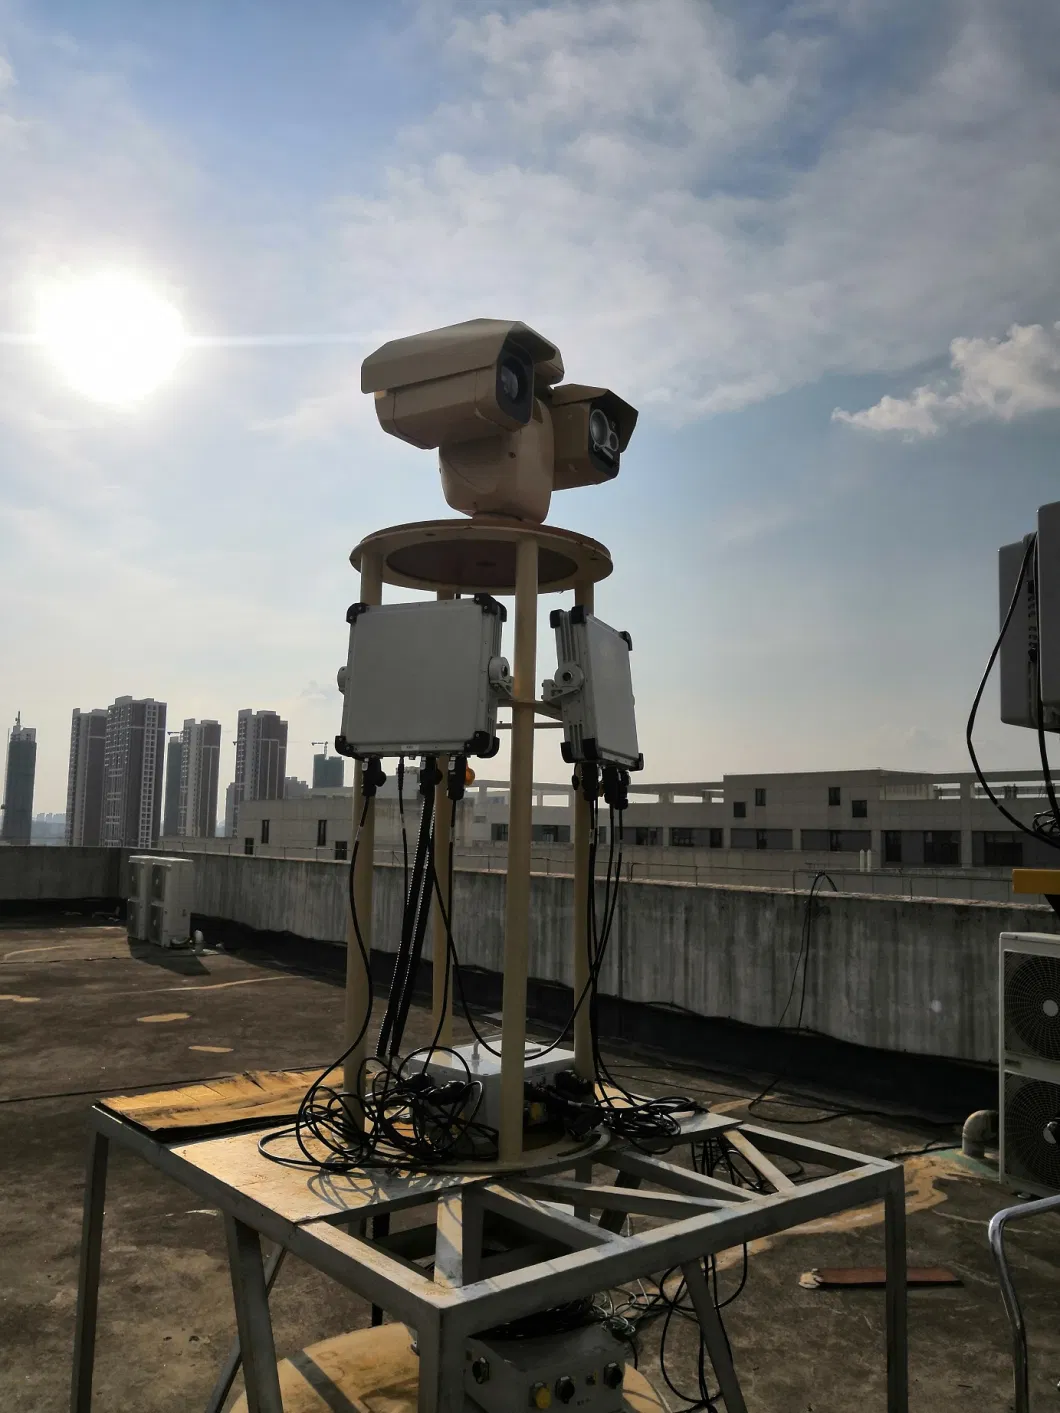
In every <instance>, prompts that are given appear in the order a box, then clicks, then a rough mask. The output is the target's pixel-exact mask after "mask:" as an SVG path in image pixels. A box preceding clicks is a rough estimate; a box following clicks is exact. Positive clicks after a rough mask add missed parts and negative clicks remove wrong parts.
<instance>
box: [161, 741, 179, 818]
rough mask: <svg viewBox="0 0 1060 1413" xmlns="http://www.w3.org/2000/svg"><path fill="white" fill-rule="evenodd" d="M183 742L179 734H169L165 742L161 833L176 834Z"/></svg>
mask: <svg viewBox="0 0 1060 1413" xmlns="http://www.w3.org/2000/svg"><path fill="white" fill-rule="evenodd" d="M182 753H183V743H182V740H181V737H180V736H177V735H176V734H174V735H172V736H170V738H169V740H168V742H167V743H166V802H165V808H164V810H163V812H162V833H163V834H166V835H169V836H170V837H172V835H174V834H176V832H177V820H178V818H179V816H180V760H181V755H182Z"/></svg>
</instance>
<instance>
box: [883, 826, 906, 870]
mask: <svg viewBox="0 0 1060 1413" xmlns="http://www.w3.org/2000/svg"><path fill="white" fill-rule="evenodd" d="M883 861H884V863H885V864H900V863H901V862H902V831H901V830H900V829H885V830H884V831H883Z"/></svg>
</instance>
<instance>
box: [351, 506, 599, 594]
mask: <svg viewBox="0 0 1060 1413" xmlns="http://www.w3.org/2000/svg"><path fill="white" fill-rule="evenodd" d="M524 539H534V540H536V541H537V549H538V593H541V594H554V593H559V592H561V591H562V590H564V589H573V588H574V586H575V584H578V583H590V584H596V583H598V582H599V581H600V580H601V579H606V578H607V576H608V575H609V574H610V573H611V570H612V567H613V566H612V564H611V554H610V552H609V550H608V549H607V548H606V546H604V545H602V544H600V543H599V541H598V540H592V539H590V538H589V536H588V535H579V534H576V533H575V532H574V531H573V530H558V529H555V528H554V527H553V526H551V525H529V524H524V523H523V522H522V521H519V520H504V519H501V518H499V517H495V516H486V515H480V516H476V517H475V518H474V519H473V520H422V521H419V522H417V523H416V524H413V525H393V526H391V527H390V528H389V529H386V530H376V531H375V533H374V534H372V535H366V536H365V538H364V539H363V540H362V541H361V543H360V544H359V545H357V547H356V548H355V549H354V550H353V552H352V553H351V555H350V563H351V564H352V565H353V567H354V569H360V567H361V556H362V555H363V554H365V553H368V554H377V555H379V557H380V559H381V560H382V569H383V583H384V584H394V585H397V586H399V587H401V588H403V589H430V590H434V591H438V590H450V591H453V592H456V593H474V594H483V593H485V594H514V593H515V547H516V544H517V543H518V542H519V541H520V540H524Z"/></svg>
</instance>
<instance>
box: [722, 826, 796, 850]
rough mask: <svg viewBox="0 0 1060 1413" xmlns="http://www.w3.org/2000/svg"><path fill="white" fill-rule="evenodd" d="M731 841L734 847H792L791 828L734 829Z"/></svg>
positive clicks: (730, 837) (731, 833) (730, 835)
mask: <svg viewBox="0 0 1060 1413" xmlns="http://www.w3.org/2000/svg"><path fill="white" fill-rule="evenodd" d="M729 843H730V845H731V847H732V848H734V849H790V848H791V846H792V833H791V830H790V829H733V830H732V831H731V832H730V834H729Z"/></svg>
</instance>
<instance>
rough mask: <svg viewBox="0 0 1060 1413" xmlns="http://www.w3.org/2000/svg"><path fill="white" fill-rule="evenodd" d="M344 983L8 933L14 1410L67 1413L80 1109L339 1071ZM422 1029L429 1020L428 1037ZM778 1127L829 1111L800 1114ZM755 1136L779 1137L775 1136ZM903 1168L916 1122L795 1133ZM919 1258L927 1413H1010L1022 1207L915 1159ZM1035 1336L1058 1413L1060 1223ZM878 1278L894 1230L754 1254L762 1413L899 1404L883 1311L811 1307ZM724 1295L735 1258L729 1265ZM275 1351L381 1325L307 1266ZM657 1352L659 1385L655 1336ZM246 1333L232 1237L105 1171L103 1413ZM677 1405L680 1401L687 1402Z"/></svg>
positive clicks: (912, 1221)
mask: <svg viewBox="0 0 1060 1413" xmlns="http://www.w3.org/2000/svg"><path fill="white" fill-rule="evenodd" d="M341 1012H342V997H341V992H340V990H339V988H338V987H337V986H336V985H335V983H334V980H333V979H327V978H325V977H323V976H321V975H320V974H317V975H305V974H298V973H294V972H290V971H286V970H282V969H280V968H279V967H278V966H277V964H276V962H275V961H274V960H271V959H270V958H268V957H267V956H266V955H265V954H264V953H259V952H257V951H256V950H255V949H253V948H243V949H242V950H241V951H240V952H239V953H238V954H236V955H233V954H224V953H221V954H216V955H211V954H207V955H205V956H203V957H201V958H196V957H193V956H190V955H179V954H173V953H162V952H159V951H156V950H155V949H153V948H149V947H139V946H130V944H129V943H128V942H127V940H126V937H125V933H124V930H123V929H122V928H120V927H114V926H105V925H86V924H85V923H84V922H83V921H82V920H78V919H73V918H67V919H59V920H57V921H56V922H54V923H50V924H45V923H42V922H40V921H39V920H34V921H32V922H27V923H25V924H20V923H17V922H12V921H8V922H6V923H5V924H4V925H2V926H0V1408H2V1409H3V1410H5V1413H31V1410H32V1413H41V1410H52V1409H62V1408H65V1407H67V1406H68V1402H67V1400H68V1397H69V1394H68V1387H69V1366H70V1353H71V1340H72V1329H73V1316H74V1306H75V1299H76V1293H77V1255H78V1241H79V1233H80V1222H81V1200H82V1182H83V1160H84V1152H85V1130H84V1114H85V1112H86V1110H87V1108H88V1106H89V1105H90V1103H91V1102H92V1100H93V1098H94V1097H96V1096H98V1095H103V1094H106V1093H120V1092H123V1091H127V1090H128V1089H130V1088H132V1087H134V1086H142V1087H150V1086H159V1087H161V1086H165V1085H171V1084H176V1083H179V1082H181V1081H192V1080H196V1079H202V1078H206V1077H208V1076H212V1075H219V1074H224V1073H230V1072H234V1071H239V1070H243V1069H253V1068H283V1067H289V1066H303V1065H313V1064H323V1063H324V1062H326V1061H327V1060H328V1059H329V1058H330V1055H331V1052H332V1051H333V1050H335V1049H337V1048H338V1039H339V1035H340V1025H341ZM426 1026H427V1018H426V1016H425V1014H424V1013H423V1012H422V1011H420V1012H416V1011H414V1013H413V1018H412V1021H411V1025H410V1034H411V1038H412V1039H413V1040H414V1041H415V1040H418V1039H420V1038H422V1037H424V1035H425V1032H426ZM615 1065H616V1068H617V1069H618V1070H619V1071H621V1073H622V1074H623V1075H625V1076H627V1077H628V1078H629V1079H631V1080H632V1079H635V1080H636V1083H637V1085H638V1087H639V1088H640V1089H642V1090H643V1091H645V1092H649V1091H653V1090H654V1091H656V1092H673V1091H674V1090H679V1091H681V1092H688V1093H692V1094H695V1095H696V1096H698V1097H700V1098H702V1099H705V1100H709V1101H712V1102H714V1103H715V1104H716V1105H717V1104H720V1105H728V1106H734V1111H735V1112H740V1110H741V1106H742V1104H743V1103H745V1102H746V1098H747V1096H748V1095H750V1094H753V1093H754V1092H755V1089H754V1087H753V1086H752V1085H750V1084H742V1083H740V1082H738V1081H734V1080H733V1079H732V1078H731V1077H721V1076H710V1075H707V1074H705V1073H690V1072H688V1071H685V1072H684V1073H681V1072H675V1071H674V1070H670V1069H666V1068H660V1067H659V1066H657V1065H655V1064H653V1063H652V1062H651V1061H650V1060H645V1059H644V1058H643V1057H640V1058H639V1059H638V1058H636V1057H633V1056H631V1055H628V1054H627V1055H624V1056H623V1057H622V1058H621V1059H620V1060H619V1059H616V1060H615ZM772 1112H773V1113H775V1114H776V1116H778V1117H782V1118H794V1117H812V1116H813V1112H812V1111H808V1112H806V1113H800V1112H798V1111H794V1110H792V1109H789V1108H783V1107H778V1108H776V1109H774V1110H772ZM760 1121H761V1120H760ZM801 1132H804V1133H808V1134H809V1135H811V1136H818V1137H820V1138H821V1139H822V1140H823V1141H828V1142H834V1143H836V1144H839V1145H840V1146H844V1147H848V1148H854V1149H859V1150H862V1151H865V1152H869V1153H877V1154H885V1153H891V1152H895V1151H898V1150H905V1149H915V1148H919V1147H922V1146H923V1145H925V1144H928V1143H931V1142H932V1141H936V1142H937V1141H938V1138H939V1134H938V1131H937V1130H931V1129H929V1128H926V1127H924V1126H922V1125H917V1124H916V1123H912V1122H903V1121H894V1120H890V1119H888V1120H879V1119H875V1118H867V1117H846V1118H840V1119H836V1120H834V1121H832V1122H828V1123H825V1124H821V1125H819V1126H815V1127H811V1128H809V1129H804V1130H801ZM906 1166H907V1187H908V1191H909V1213H910V1215H909V1259H910V1262H911V1264H916V1265H935V1264H941V1265H945V1266H948V1267H950V1268H951V1269H952V1270H953V1271H954V1272H955V1273H956V1274H957V1275H959V1276H960V1277H961V1280H962V1282H963V1284H962V1285H961V1286H959V1287H952V1288H937V1289H926V1290H913V1291H911V1292H910V1317H911V1318H910V1375H911V1406H912V1408H913V1410H914V1413H928V1410H930V1413H948V1411H949V1410H954V1413H956V1410H958V1409H960V1410H962V1413H966V1410H968V1409H975V1410H976V1413H979V1410H984V1413H989V1411H990V1410H995V1409H998V1410H1000V1409H1006V1408H1009V1407H1011V1372H1010V1364H1009V1356H1008V1336H1007V1327H1006V1325H1005V1322H1004V1318H1003V1313H1002V1308H1001V1301H1000V1297H999V1295H998V1290H997V1284H996V1281H995V1277H994V1272H993V1268H992V1264H991V1261H990V1257H989V1253H988V1250H987V1242H986V1223H987V1221H988V1220H989V1218H990V1216H991V1215H992V1214H993V1212H994V1211H995V1210H997V1208H999V1207H1001V1206H1004V1205H1006V1203H1007V1202H1008V1201H1009V1200H1010V1199H1011V1194H1009V1193H1007V1192H1005V1191H1003V1190H1002V1189H1001V1188H1000V1187H999V1186H998V1185H997V1184H996V1183H995V1182H993V1181H991V1180H990V1177H989V1173H988V1172H987V1171H986V1170H985V1169H983V1168H981V1167H976V1166H975V1165H970V1164H966V1163H963V1162H962V1160H960V1159H959V1157H957V1156H956V1155H954V1154H953V1153H952V1152H949V1153H939V1152H934V1153H931V1154H927V1155H924V1156H922V1157H914V1158H910V1159H908V1161H907V1165H906ZM1011 1246H1012V1253H1013V1265H1014V1272H1015V1277H1016V1280H1017V1283H1018V1287H1019V1289H1020V1291H1021V1294H1022V1295H1023V1296H1024V1299H1025V1308H1026V1311H1027V1315H1028V1320H1029V1324H1030V1330H1031V1351H1032V1379H1033V1387H1032V1400H1036V1402H1035V1406H1036V1407H1039V1408H1043V1409H1044V1408H1052V1407H1054V1405H1055V1402H1056V1400H1057V1393H1056V1387H1055V1385H1056V1380H1057V1378H1058V1377H1060V1338H1058V1335H1057V1331H1058V1328H1060V1222H1057V1221H1056V1220H1052V1219H1041V1220H1039V1221H1037V1222H1036V1223H1034V1224H1027V1225H1025V1226H1023V1227H1022V1228H1020V1229H1019V1230H1017V1231H1014V1232H1013V1234H1012V1241H1011ZM881 1261H882V1241H881V1227H880V1223H879V1214H878V1213H876V1212H874V1211H871V1210H866V1211H863V1212H861V1213H857V1214H854V1215H852V1216H851V1215H846V1216H843V1217H840V1218H837V1219H830V1220H827V1221H823V1222H817V1223H813V1224H812V1225H811V1226H810V1227H807V1228H803V1229H802V1230H800V1231H798V1232H796V1233H793V1234H790V1235H784V1236H781V1237H778V1238H775V1239H772V1240H770V1241H766V1242H760V1243H756V1244H755V1246H753V1247H752V1249H751V1251H750V1257H749V1267H750V1270H749V1276H748V1279H747V1284H746V1289H745V1290H744V1292H743V1294H742V1295H741V1297H740V1298H739V1300H737V1301H736V1302H735V1303H734V1304H732V1305H731V1306H730V1307H729V1308H728V1309H727V1310H726V1311H725V1319H726V1325H727V1328H728V1332H729V1335H730V1337H731V1340H732V1345H733V1349H734V1352H735V1357H736V1364H737V1369H738V1372H739V1373H740V1375H741V1378H742V1380H743V1384H744V1390H745V1393H746V1396H747V1401H748V1405H749V1407H750V1408H751V1409H752V1410H770V1413H801V1410H806V1413H810V1410H812V1411H813V1413H829V1410H844V1411H845V1410H851V1409H857V1410H859V1413H862V1410H864V1411H865V1413H867V1411H868V1410H872V1409H883V1408H884V1392H883V1390H884V1382H883V1295H882V1292H881V1291H878V1290H845V1291H836V1290H832V1291H827V1290H807V1289H803V1288H802V1287H800V1285H799V1276H800V1274H801V1273H802V1272H804V1271H806V1270H807V1269H809V1268H810V1267H821V1266H844V1265H876V1264H879V1263H880V1262H881ZM722 1265H724V1266H726V1269H725V1270H724V1271H723V1274H722V1285H723V1291H724V1290H728V1289H731V1288H732V1286H733V1284H734V1283H735V1280H736V1278H737V1277H738V1275H739V1267H740V1253H739V1252H735V1253H729V1254H728V1256H726V1257H725V1258H724V1260H723V1261H722ZM272 1309H273V1314H274V1319H275V1327H276V1342H277V1347H278V1349H279V1351H280V1352H281V1353H286V1352H291V1351H294V1350H296V1349H299V1348H301V1347H302V1346H304V1345H305V1344H308V1343H311V1342H313V1341H315V1340H318V1339H321V1338H324V1337H325V1336H328V1335H333V1334H336V1333H339V1332H341V1331H343V1330H346V1329H352V1328H354V1327H357V1326H360V1325H363V1324H365V1323H366V1322H367V1320H368V1309H367V1307H366V1305H365V1304H364V1303H363V1302H362V1301H360V1300H359V1299H357V1298H356V1297H354V1296H352V1295H351V1294H349V1293H348V1292H347V1291H345V1290H343V1289H342V1288H341V1287H339V1286H337V1285H334V1284H332V1283H330V1282H329V1281H327V1280H326V1279H325V1278H324V1277H322V1276H320V1275H318V1274H317V1273H315V1272H314V1271H311V1270H309V1269H307V1268H306V1267H304V1266H301V1265H300V1264H299V1263H298V1262H297V1261H295V1260H293V1259H291V1260H289V1261H288V1262H287V1264H286V1265H285V1267H284V1270H283V1271H282V1273H281V1275H280V1278H279V1280H278V1282H277V1285H276V1288H275V1290H274V1292H273V1297H272ZM660 1323H661V1322H656V1324H654V1325H652V1326H649V1327H647V1329H646V1330H645V1331H644V1332H643V1335H642V1339H641V1356H640V1364H641V1368H642V1369H644V1370H645V1372H647V1373H648V1375H649V1377H654V1378H656V1379H657V1345H658V1335H659V1325H660ZM233 1332H234V1319H233V1313H232V1302H231V1294H230V1288H229V1284H228V1275H227V1267H226V1261H225V1253H224V1241H223V1234H222V1228H221V1223H220V1221H219V1218H218V1215H217V1213H216V1212H215V1211H212V1210H209V1209H204V1208H200V1207H198V1206H197V1205H196V1200H195V1198H194V1196H193V1195H192V1194H190V1193H188V1192H187V1191H186V1190H184V1189H183V1188H181V1187H180V1186H178V1185H177V1184H175V1183H173V1182H171V1181H169V1180H168V1179H165V1178H163V1177H162V1176H161V1175H160V1174H158V1173H157V1172H156V1171H155V1170H154V1169H152V1168H150V1167H148V1166H146V1165H145V1164H144V1163H142V1162H141V1161H140V1160H138V1159H136V1158H135V1157H133V1156H131V1155H129V1154H127V1153H125V1152H123V1151H122V1150H120V1149H119V1150H117V1151H116V1152H114V1153H113V1156H112V1161H111V1171H110V1182H109V1188H108V1201H107V1216H106V1230H105V1239H104V1253H103V1283H102V1289H101V1296H100V1330H99V1341H98V1351H97V1366H96V1371H97V1372H96V1397H95V1404H94V1407H95V1408H96V1409H98V1410H99V1413H110V1411H111V1410H122V1413H127V1410H132V1409H136V1410H137V1413H176V1410H184V1409H195V1408H200V1407H202V1406H203V1405H204V1404H205V1401H206V1397H207V1394H208V1392H209V1389H210V1387H211V1385H212V1382H213V1379H214V1375H215V1372H216V1368H217V1365H218V1363H219V1362H220V1360H221V1358H222V1356H223V1353H224V1351H225V1350H226V1349H227V1347H228V1344H229V1341H230V1340H231V1338H232V1336H233ZM696 1348H697V1339H696V1336H695V1333H694V1331H693V1328H692V1327H691V1325H690V1324H688V1323H687V1322H685V1321H681V1320H678V1321H675V1322H674V1324H673V1325H672V1327H671V1331H670V1337H669V1344H668V1357H669V1367H670V1370H671V1375H672V1377H674V1379H675V1381H676V1382H677V1383H678V1384H679V1386H680V1387H682V1388H684V1389H687V1390H688V1391H689V1392H690V1393H691V1392H692V1391H693V1390H694V1388H695V1372H694V1370H695V1355H696ZM672 1404H673V1406H674V1407H677V1406H680V1405H678V1404H677V1401H676V1400H672Z"/></svg>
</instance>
